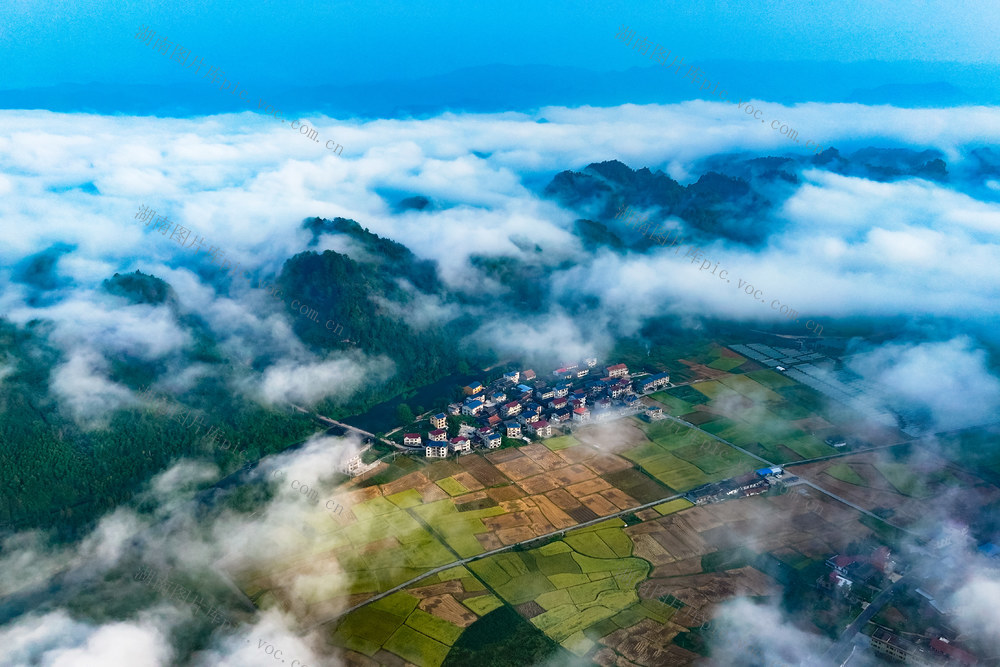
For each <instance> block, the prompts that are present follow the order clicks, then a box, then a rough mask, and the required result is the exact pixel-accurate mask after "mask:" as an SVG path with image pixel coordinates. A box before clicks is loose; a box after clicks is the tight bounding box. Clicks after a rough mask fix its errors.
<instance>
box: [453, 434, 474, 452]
mask: <svg viewBox="0 0 1000 667" xmlns="http://www.w3.org/2000/svg"><path fill="white" fill-rule="evenodd" d="M451 450H452V451H453V452H455V453H456V454H465V453H466V452H469V451H471V450H472V443H471V442H469V439H468V438H466V437H465V436H464V435H459V436H456V437H454V438H452V439H451Z"/></svg>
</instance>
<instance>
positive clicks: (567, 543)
mask: <svg viewBox="0 0 1000 667" xmlns="http://www.w3.org/2000/svg"><path fill="white" fill-rule="evenodd" d="M721 349H723V348H718V347H713V348H710V349H708V350H707V352H706V353H705V355H703V357H702V358H701V359H699V360H697V361H696V362H695V361H692V362H689V366H690V368H691V375H692V376H693V377H697V378H698V381H697V382H695V383H694V384H691V385H688V386H683V387H674V388H670V389H667V390H666V391H662V392H657V393H655V394H653V395H651V396H649V397H646V398H645V399H644V400H645V401H647V402H656V403H659V404H660V405H662V406H663V409H664V411H665V412H667V413H669V414H671V415H675V416H679V417H681V418H682V419H684V420H685V421H687V422H690V423H692V424H696V425H698V426H700V428H702V429H704V431H706V432H707V433H712V434H717V435H718V436H719V437H722V438H725V439H726V440H729V441H732V442H734V443H735V444H737V445H740V446H743V447H745V448H747V449H748V450H749V451H754V452H756V453H759V454H760V455H761V456H764V457H766V458H768V459H770V460H772V461H775V462H779V463H780V462H786V461H795V460H801V459H803V458H810V457H815V456H823V455H826V454H829V453H833V452H835V451H836V450H834V449H833V448H832V447H828V446H826V445H825V444H824V443H823V441H822V439H821V438H820V437H819V436H818V435H816V432H818V431H819V430H822V429H823V428H830V427H832V425H831V424H830V423H829V422H828V421H826V420H825V419H824V417H823V416H819V415H817V414H816V413H815V412H811V411H810V410H811V403H812V401H813V400H814V398H815V397H814V396H813V395H812V393H811V391H812V390H807V389H805V388H803V387H801V386H799V385H797V384H796V383H794V382H793V381H791V380H789V379H788V378H787V377H785V376H783V375H781V374H780V373H776V372H774V371H770V370H762V369H760V368H758V367H755V366H754V364H753V363H752V362H747V361H746V360H743V359H742V358H738V355H737V356H733V353H729V354H724V353H721V352H719V350H721ZM705 362H707V363H705ZM731 370H735V371H736V372H735V373H731V372H729V371H731ZM406 460H407V459H406V458H405V457H400V461H401V462H403V461H406ZM394 466H395V464H394V465H393V466H390V467H389V468H388V469H386V470H383V471H380V472H379V473H378V475H377V476H376V477H375V478H373V479H371V480H369V481H368V482H365V483H363V484H359V485H351V484H349V485H347V486H345V487H343V489H342V492H341V493H340V494H338V495H336V496H334V499H335V500H336V501H337V502H338V503H340V504H341V505H343V506H344V507H345V508H346V510H345V515H344V517H343V521H340V522H332V521H330V519H329V517H327V516H326V515H321V516H318V517H317V519H316V521H315V522H312V521H310V530H311V531H313V532H314V533H315V534H314V535H312V537H311V538H310V539H309V540H303V541H302V548H301V550H299V551H297V552H295V555H294V556H293V557H283V558H281V559H274V560H273V561H271V562H269V563H266V564H261V565H258V566H257V567H256V568H255V569H253V570H247V571H242V572H236V573H232V575H233V578H234V580H235V581H237V583H238V585H239V586H240V587H241V588H242V589H243V590H244V591H245V592H246V593H247V595H248V596H250V597H251V599H253V600H254V601H255V603H256V604H257V605H258V606H260V607H262V608H267V607H271V606H276V607H280V608H282V609H284V610H286V611H288V612H292V613H295V614H296V616H297V617H298V618H300V619H302V620H303V623H304V624H305V625H314V624H318V625H320V626H321V627H322V628H323V629H324V631H325V632H326V633H327V636H328V640H329V641H330V642H331V643H332V644H333V645H335V646H337V647H339V648H340V649H342V650H343V651H344V659H345V662H346V664H350V665H374V664H399V665H402V664H413V665H418V666H419V667H425V666H427V667H439V666H440V665H444V666H445V667H450V666H451V665H452V664H467V663H469V662H470V661H471V662H476V660H477V658H476V656H477V655H480V654H479V653H477V651H486V652H489V651H497V650H502V651H503V652H504V653H505V654H508V653H509V654H511V655H514V654H517V655H523V656H524V661H525V664H531V663H533V662H534V661H536V660H537V661H543V660H542V658H541V656H548V657H553V656H555V655H557V654H558V653H559V652H563V653H565V654H566V655H565V658H564V659H569V657H570V654H572V655H573V656H577V657H578V658H581V659H584V660H589V661H593V662H596V663H599V664H616V663H617V664H625V662H624V661H628V662H630V663H632V664H639V665H661V664H679V665H683V664H692V663H693V662H694V661H695V660H697V659H698V658H699V655H698V653H696V652H695V650H697V646H696V644H697V642H695V641H694V640H693V639H691V637H694V635H693V634H690V633H691V629H692V628H694V627H696V626H698V625H700V624H701V623H703V622H704V620H705V619H706V618H708V617H709V616H710V615H711V611H712V607H713V605H715V604H717V603H719V602H721V601H723V600H725V599H727V598H729V597H732V596H734V595H746V596H749V597H754V598H763V597H767V596H769V595H773V594H774V593H775V592H776V591H777V590H778V586H777V585H776V580H775V579H773V578H772V577H773V576H774V575H775V570H774V568H775V567H785V568H787V569H788V571H789V572H798V571H804V570H806V569H808V568H809V567H810V566H812V565H815V564H817V563H821V562H822V561H823V560H824V559H825V558H827V557H828V556H829V555H830V554H831V553H836V552H837V551H838V550H840V549H842V548H843V547H844V546H845V545H846V544H848V543H850V542H851V541H852V540H857V539H861V538H863V537H865V536H867V535H869V534H871V529H870V528H868V527H866V526H865V525H864V524H862V523H861V522H859V520H858V514H857V512H855V511H854V510H851V509H849V508H847V507H846V506H843V505H840V504H838V503H832V502H829V501H827V500H826V499H825V498H824V497H822V496H817V495H816V494H813V492H811V491H809V490H808V489H806V488H804V487H796V488H794V489H793V490H789V492H788V493H785V494H784V495H777V496H761V497H755V498H746V499H740V500H732V501H728V502H725V503H719V504H716V505H708V506H692V504H691V503H690V502H688V501H687V500H685V499H683V498H676V497H672V496H675V495H677V494H678V493H681V492H684V491H686V490H689V489H691V488H694V487H696V486H699V485H701V484H704V483H707V482H713V481H719V480H722V479H726V478H729V477H732V476H735V475H738V474H742V473H745V472H747V471H750V470H753V469H755V468H757V467H760V463H759V461H757V460H755V459H753V458H752V457H749V456H746V455H745V454H743V453H741V452H739V451H737V450H735V449H733V448H732V447H730V446H728V445H725V444H723V443H720V442H718V441H717V440H715V439H714V438H711V437H709V436H708V435H706V433H703V432H701V431H699V430H698V429H697V428H692V427H690V426H688V425H686V424H681V423H677V422H674V421H673V420H670V419H665V420H661V421H654V422H648V421H644V420H643V419H640V418H625V419H620V420H617V421H615V422H613V423H605V424H591V425H586V426H582V427H578V428H575V429H574V430H573V434H572V435H565V436H559V437H555V438H550V439H547V440H545V441H543V442H538V443H533V444H530V445H525V446H521V447H516V448H514V447H512V448H504V449H500V450H494V451H489V452H474V453H472V454H469V455H466V456H462V457H460V458H458V459H453V460H442V461H435V462H430V463H428V462H426V461H423V460H419V461H415V462H410V463H407V464H405V465H402V466H400V469H399V470H397V469H396V468H395V467H394ZM814 466H821V467H815V468H814ZM802 468H803V472H808V473H812V472H815V471H819V472H821V473H823V474H822V477H823V481H824V484H825V482H826V481H829V482H830V483H831V484H832V485H834V486H835V488H836V489H837V492H842V489H844V488H851V489H855V490H856V491H858V492H862V493H869V494H883V495H888V494H891V496H892V497H893V498H894V499H897V500H899V502H897V503H896V504H890V503H888V502H887V501H886V506H890V505H891V506H892V507H893V508H894V509H898V510H900V511H902V510H903V509H904V508H903V506H904V505H905V503H906V502H912V503H917V502H919V501H920V500H921V499H923V498H926V497H927V494H928V493H930V492H931V491H932V490H933V489H934V488H936V487H934V486H933V485H931V486H928V482H927V480H926V479H924V478H919V479H915V478H914V477H913V476H912V474H909V473H908V471H907V469H906V468H905V467H901V466H898V465H896V464H893V463H892V462H888V463H886V462H884V461H881V460H877V459H874V458H872V459H871V460H866V459H864V458H858V457H850V459H837V460H834V461H825V462H823V463H821V464H810V465H806V466H802ZM936 479H937V480H938V482H937V483H940V484H944V483H950V482H949V480H950V479H951V480H952V481H956V482H957V481H960V478H959V477H955V476H954V475H952V477H951V478H949V476H948V475H946V474H942V475H939V476H938V478H936ZM845 495H846V493H845ZM873 497H874V496H873ZM879 499H880V501H881V500H882V499H881V496H880V498H879ZM863 500H864V499H863ZM867 500H870V499H867ZM658 501H659V502H658ZM651 503H652V504H653V505H652V506H651V507H648V508H646V509H643V510H639V511H630V510H633V508H635V507H637V506H639V505H644V504H651ZM817 508H822V509H823V511H822V512H821V513H820V514H821V516H820V515H819V514H817ZM618 515H620V516H618ZM602 517H608V518H607V519H606V520H600V519H601V518H602ZM591 521H595V523H593V524H592V525H588V526H585V527H582V528H581V527H578V526H579V525H580V524H582V523H585V522H591ZM282 537H283V538H285V537H287V536H284V535H283V536H282ZM289 539H290V538H289ZM512 545H517V546H514V547H513V548H511V549H509V550H504V551H502V552H500V553H495V554H493V553H491V554H487V552H492V551H493V550H497V549H502V548H504V547H508V546H512ZM465 558H474V560H471V561H469V562H468V563H466V564H465V565H460V566H453V567H448V566H449V565H453V564H455V563H456V561H458V560H460V559H465ZM761 559H764V560H761ZM767 559H770V560H767ZM768 563H772V564H770V565H769V564H768ZM442 567H447V569H445V570H443V571H441V572H435V573H434V574H431V575H428V576H424V578H422V579H419V580H418V581H416V582H413V583H410V584H409V585H407V586H406V587H405V588H403V589H402V590H400V591H397V592H394V593H392V594H390V595H387V596H385V597H381V598H378V596H379V595H381V594H382V593H384V592H385V591H388V590H390V589H391V588H393V587H396V586H398V585H400V584H404V583H406V582H408V581H410V580H411V579H414V578H417V577H420V576H423V575H425V574H426V573H428V572H431V571H432V570H435V569H439V568H442ZM292 574H295V575H296V577H292V576H290V575H292ZM304 575H314V577H315V581H316V582H317V585H316V586H314V587H312V588H310V589H309V590H305V591H303V590H301V589H299V590H294V591H293V590H289V589H288V586H287V584H286V582H289V581H292V580H296V579H297V580H299V581H301V580H302V576H304ZM330 580H333V581H343V582H345V583H344V584H342V585H338V586H331V585H322V584H321V583H320V582H324V581H330ZM374 598H378V599H374ZM367 601H370V602H368V603H367V604H364V605H363V606H361V607H360V608H359V609H357V610H355V611H353V612H351V613H349V614H347V615H345V616H342V617H339V618H338V614H339V613H340V610H342V609H344V608H346V607H351V606H354V605H357V604H361V603H365V602H367ZM692 649H693V650H692ZM449 656H451V657H449ZM455 656H458V657H455ZM545 659H548V658H547V657H546V658H545ZM463 661H465V662H464V663H463Z"/></svg>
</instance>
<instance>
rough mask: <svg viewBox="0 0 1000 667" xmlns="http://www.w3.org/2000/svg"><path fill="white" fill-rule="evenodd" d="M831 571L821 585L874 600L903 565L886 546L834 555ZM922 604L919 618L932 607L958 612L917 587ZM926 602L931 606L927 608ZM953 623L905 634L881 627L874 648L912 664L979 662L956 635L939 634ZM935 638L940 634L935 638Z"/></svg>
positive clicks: (940, 611) (851, 596)
mask: <svg viewBox="0 0 1000 667" xmlns="http://www.w3.org/2000/svg"><path fill="white" fill-rule="evenodd" d="M826 565H827V567H829V568H830V571H829V573H827V574H826V575H824V576H822V577H820V579H819V580H818V581H817V584H818V585H819V586H820V587H821V588H825V589H827V590H830V591H832V592H835V593H836V594H839V595H842V596H843V597H845V598H848V599H850V600H852V601H861V600H865V599H871V597H872V596H874V595H877V594H878V593H879V592H880V591H881V590H883V589H884V588H885V586H886V585H887V584H888V581H898V580H899V577H900V574H899V573H898V572H897V571H898V570H900V569H905V566H904V568H901V566H900V564H899V563H897V562H896V561H895V560H894V559H893V558H892V554H891V552H890V551H889V548H888V547H886V546H879V547H876V548H874V549H872V550H871V552H870V553H869V554H868V555H865V554H858V555H844V554H837V555H834V556H831V557H830V558H828V559H827V561H826ZM928 585H929V586H930V587H932V588H936V587H938V586H942V587H944V588H946V589H947V588H949V585H950V584H949V583H947V582H944V581H941V580H934V581H929V582H925V583H924V584H922V586H924V587H928ZM916 593H917V596H918V597H917V598H916V600H917V601H918V605H919V613H918V617H921V618H923V617H925V614H927V613H929V612H930V610H931V609H933V611H935V612H937V613H938V614H942V615H949V614H952V613H954V609H951V608H948V607H947V606H945V605H944V604H943V603H942V602H941V600H939V599H937V596H935V595H934V594H933V593H930V592H928V591H927V590H924V588H917V589H916ZM924 605H926V606H927V608H926V609H925V608H923V606H924ZM949 626H950V624H949V623H941V624H937V623H935V625H934V627H929V628H927V630H926V631H925V632H924V633H922V634H917V635H913V634H909V635H908V636H905V637H904V636H903V635H901V634H897V633H895V632H892V631H891V630H889V629H888V628H885V627H882V626H878V627H877V628H876V630H875V632H873V633H872V635H871V647H872V650H873V651H874V652H875V653H876V654H877V655H879V656H881V657H883V658H888V659H890V660H891V661H900V662H905V663H908V664H911V665H955V664H958V665H975V664H978V662H979V661H978V659H977V658H976V656H975V655H973V654H972V653H969V652H968V651H966V650H965V649H963V648H959V647H958V646H956V645H955V644H954V643H953V642H954V638H952V639H947V638H945V637H942V636H941V635H940V634H939V633H940V632H941V631H942V630H941V628H947V627H949ZM933 637H937V638H936V639H934V638H933Z"/></svg>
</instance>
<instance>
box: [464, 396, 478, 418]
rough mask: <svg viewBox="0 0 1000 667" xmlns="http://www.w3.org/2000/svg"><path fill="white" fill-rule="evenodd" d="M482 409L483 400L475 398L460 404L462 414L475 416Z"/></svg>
mask: <svg viewBox="0 0 1000 667" xmlns="http://www.w3.org/2000/svg"><path fill="white" fill-rule="evenodd" d="M482 411H483V402H482V401H477V400H467V401H466V402H465V404H464V405H463V406H462V414H463V415H469V416H471V417H475V416H476V415H478V414H479V413H480V412H482Z"/></svg>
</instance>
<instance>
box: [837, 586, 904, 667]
mask: <svg viewBox="0 0 1000 667" xmlns="http://www.w3.org/2000/svg"><path fill="white" fill-rule="evenodd" d="M916 579H917V577H916V575H915V574H914V573H913V572H911V573H910V574H907V575H906V576H905V577H902V578H900V580H899V581H897V582H896V583H894V584H893V585H892V586H889V587H888V588H886V589H885V590H884V591H882V592H881V593H879V594H878V595H877V596H876V597H875V599H874V600H872V602H871V604H870V605H868V607H866V608H865V609H864V611H862V612H861V613H860V614H858V617H857V618H855V619H854V620H853V621H852V622H851V624H850V625H848V626H847V628H846V629H845V630H844V632H843V633H841V635H840V639H838V640H837V641H836V642H834V644H833V645H832V646H830V648H828V649H827V650H826V653H824V654H823V662H822V663H821V664H827V663H826V661H830V662H831V663H834V664H838V665H843V664H844V662H845V661H846V660H847V658H849V657H850V652H852V651H851V649H853V647H854V637H855V635H857V634H858V633H859V632H860V631H861V630H862V629H863V628H864V627H865V626H866V625H868V621H870V620H871V619H872V618H873V617H874V616H875V614H877V613H879V612H880V611H881V610H882V607H884V606H885V605H886V603H888V602H889V600H891V599H892V596H893V595H895V593H896V591H898V590H899V589H900V588H902V587H903V586H908V585H910V584H911V583H912V582H913V581H914V580H916Z"/></svg>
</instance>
